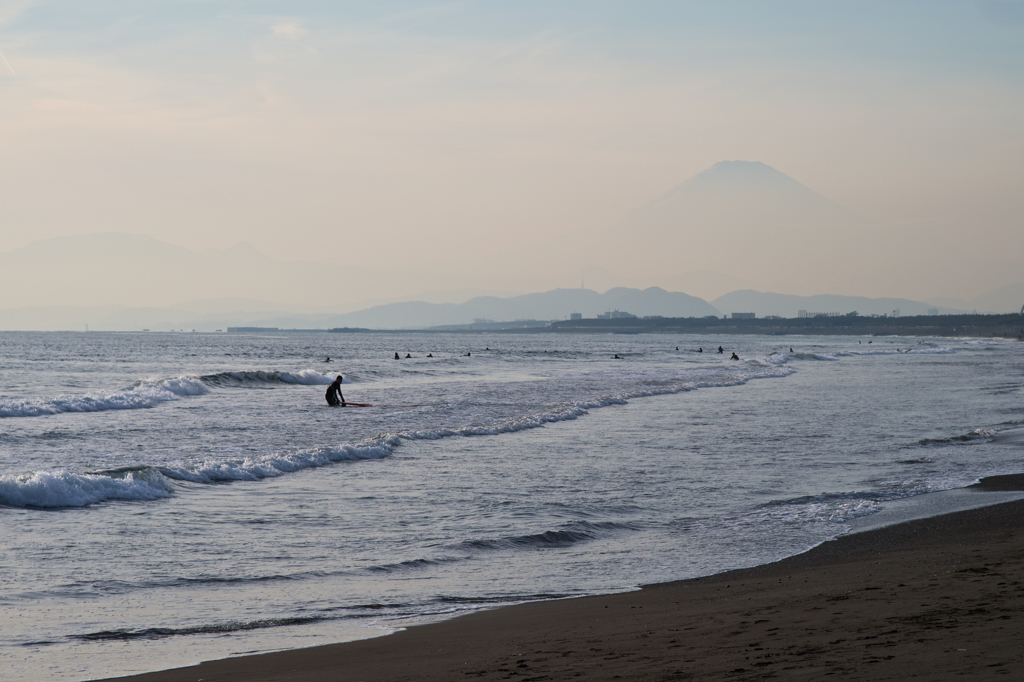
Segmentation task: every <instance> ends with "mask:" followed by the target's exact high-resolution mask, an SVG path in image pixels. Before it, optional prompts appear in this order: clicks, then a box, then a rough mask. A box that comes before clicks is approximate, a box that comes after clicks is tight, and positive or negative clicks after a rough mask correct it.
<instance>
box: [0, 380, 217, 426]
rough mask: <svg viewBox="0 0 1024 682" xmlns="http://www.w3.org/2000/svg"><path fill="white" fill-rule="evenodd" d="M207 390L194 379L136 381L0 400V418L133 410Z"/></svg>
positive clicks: (207, 390) (200, 382)
mask: <svg viewBox="0 0 1024 682" xmlns="http://www.w3.org/2000/svg"><path fill="white" fill-rule="evenodd" d="M208 392H209V389H208V388H207V387H206V386H205V385H204V384H203V382H202V381H200V380H199V379H197V378H195V377H178V378H176V379H165V380H163V381H159V380H157V381H144V382H139V383H138V384H136V385H135V386H132V387H131V388H126V389H123V390H120V391H109V392H105V393H85V394H81V395H66V394H65V395H59V396H56V397H54V398H25V399H16V398H3V399H0V417H38V416H42V415H49V414H61V413H64V412H104V411H107V410H136V409H142V408H148V407H154V406H156V405H158V404H160V403H164V402H168V401H171V400H177V399H178V398H180V397H184V396H195V395H203V394H204V393H208Z"/></svg>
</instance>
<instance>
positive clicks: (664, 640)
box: [112, 474, 1024, 682]
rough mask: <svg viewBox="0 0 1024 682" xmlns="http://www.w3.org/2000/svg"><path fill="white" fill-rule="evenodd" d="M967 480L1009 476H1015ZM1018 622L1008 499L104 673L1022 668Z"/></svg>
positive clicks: (627, 675) (1016, 486) (1007, 480)
mask: <svg viewBox="0 0 1024 682" xmlns="http://www.w3.org/2000/svg"><path fill="white" fill-rule="evenodd" d="M971 488H973V489H976V490H981V491H993V492H994V491H1004V492H1005V491H1020V490H1024V474H1021V475H1011V476H997V477H990V478H986V479H983V480H982V481H981V482H980V483H978V484H975V486H971ZM1022 632H1024V500H1018V501H1012V502H1004V503H1000V504H995V505H990V506H984V507H980V508H974V509H968V510H965V511H956V512H952V513H948V514H942V515H938V516H931V517H927V518H921V519H915V520H911V521H906V522H902V523H896V524H894V525H888V526H883V527H880V528H874V529H871V530H865V531H862V532H857V533H852V534H848V535H845V536H842V537H840V538H838V539H836V540H831V541H829V542H825V543H823V544H821V545H819V546H817V547H815V548H813V549H811V550H809V551H807V552H804V553H803V554H799V555H796V556H792V557H789V558H786V559H782V560H780V561H777V562H774V563H770V564H764V565H761V566H756V567H753V568H747V569H738V570H734V571H729V572H726V573H720V574H717V575H713V576H708V577H703V578H695V579H691V580H684V581H677V582H670V583H661V584H657V585H647V586H644V587H643V588H642V589H641V590H639V591H633V592H626V593H618V594H612V595H599V596H591V597H581V598H576V599H566V600H556V601H544V602H532V603H527V604H520V605H517V606H509V607H504V608H500V609H492V610H487V611H480V612H475V613H471V614H467V615H464V616H460V617H458V618H454V619H451V620H445V621H441V622H436V623H431V624H428V625H418V626H414V627H410V628H408V629H407V630H404V631H400V632H397V633H395V634H392V635H388V636H383V637H376V638H372V639H365V640H359V641H355V642H345V643H341V644H329V645H323V646H317V647H312V648H308V649H293V650H287V651H279V652H273V653H265V654H256V655H251V656H240V657H236V658H230V659H223V660H217V661H209V662H204V663H201V664H198V665H193V666H188V667H183V668H177V669H172V670H165V671H159V672H153V673H144V674H140V675H131V676H127V677H119V678H112V679H117V680H121V681H122V682H127V681H131V682H179V681H185V680H191V681H195V680H199V679H202V680H204V682H214V681H223V682H230V681H234V680H238V681H241V680H247V681H254V682H264V681H266V682H270V681H276V680H300V681H311V682H318V681H320V680H353V681H358V680H365V681H367V682H369V681H370V680H454V679H467V680H500V679H515V680H561V679H572V678H577V677H578V678H580V679H587V680H605V679H607V680H611V679H658V680H661V679H664V680H672V679H736V680H754V679H762V678H764V677H767V676H771V677H779V678H781V679H817V678H818V677H820V676H822V675H826V674H837V675H838V676H839V677H840V679H870V680H885V679H902V678H906V677H912V676H920V677H922V678H924V679H940V678H946V677H952V676H955V675H970V676H971V679H997V678H998V679H1003V678H1006V677H1007V676H1010V678H1011V679H1012V677H1013V676H1017V677H1022V676H1024V649H1022V647H1021V646H1020V635H1021V634H1022Z"/></svg>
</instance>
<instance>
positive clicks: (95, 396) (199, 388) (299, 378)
mask: <svg viewBox="0 0 1024 682" xmlns="http://www.w3.org/2000/svg"><path fill="white" fill-rule="evenodd" d="M335 376H337V375H336V374H332V375H325V374H321V373H320V372H317V371H316V370H312V369H305V370H302V371H301V372H295V373H293V372H277V371H261V370H247V371H239V372H220V373H217V374H207V375H204V376H181V377H177V378H175V379H155V380H145V381H139V382H136V383H135V384H134V385H133V386H130V387H128V388H124V389H120V390H116V391H105V392H96V393H84V394H80V395H67V394H64V395H59V396H56V397H52V398H0V418H3V417H41V416H46V415H54V414H62V413H66V412H106V411H109V410H138V409H146V408H151V407H156V406H157V405H160V404H161V403H166V402H170V401H173V400H179V399H181V398H185V397H190V396H198V395H205V394H207V393H209V392H210V388H211V387H216V388H231V387H258V386H273V385H280V384H289V385H305V386H323V385H327V384H330V383H331V382H332V381H334V377H335ZM342 383H351V381H349V379H348V378H345V380H344V381H343V382H342Z"/></svg>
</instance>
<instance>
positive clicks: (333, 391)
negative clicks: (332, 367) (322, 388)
mask: <svg viewBox="0 0 1024 682" xmlns="http://www.w3.org/2000/svg"><path fill="white" fill-rule="evenodd" d="M342 381H344V379H343V378H342V376H341V375H340V374H339V375H338V377H337V378H336V379H335V380H334V383H333V384H331V385H330V386H328V387H327V395H326V398H327V404H328V405H330V406H331V407H334V406H335V405H341V406H342V407H345V396H343V395H342V394H341V382H342Z"/></svg>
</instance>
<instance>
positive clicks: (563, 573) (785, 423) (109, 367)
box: [0, 333, 1024, 680]
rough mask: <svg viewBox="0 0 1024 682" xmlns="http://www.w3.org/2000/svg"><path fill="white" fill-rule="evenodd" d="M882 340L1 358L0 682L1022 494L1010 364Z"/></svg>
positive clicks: (132, 663)
mask: <svg viewBox="0 0 1024 682" xmlns="http://www.w3.org/2000/svg"><path fill="white" fill-rule="evenodd" d="M870 340H871V341H872V343H870V344H869V343H868V341H869V339H867V338H860V339H858V338H852V337H851V338H845V337H825V338H823V337H728V338H725V339H705V338H695V337H686V336H668V335H665V336H662V335H636V336H623V335H608V336H575V335H569V336H561V335H559V336H556V335H498V334H493V335H485V336H469V335H423V334H409V335H396V334H344V335H341V334H277V335H266V336H257V335H227V334H216V335H214V334H209V335H207V334H96V333H91V334H82V333H78V334H75V333H66V334H56V333H55V334H18V333H2V334H0V381H2V383H0V385H2V386H4V387H5V390H4V392H3V393H2V394H0V415H3V416H0V505H2V506H0V539H2V543H0V546H2V547H3V548H4V553H3V568H4V569H5V570H4V571H3V572H2V573H0V608H3V609H4V614H5V626H4V628H3V630H2V632H0V657H2V659H0V677H2V679H12V680H13V679H18V680H77V679H88V678H95V677H101V676H108V675H114V674H127V673H130V672H136V671H143V670H152V669H159V668H166V667H174V666H179V665H184V664H187V663H190V662H194V661H198V660H204V659H210V658H216V657H223V656H228V655H233V654H238V653H247V652H253V651H266V650H271V649H274V648H281V647H287V648H290V647H298V646H309V645H313V644H320V643H326V642H330V641H341V640H345V639H353V638H357V637H366V636H372V635H376V634H380V633H382V632H387V631H389V630H390V629H393V628H395V627H402V626H403V625H405V624H407V623H409V622H418V621H420V620H423V619H425V618H431V617H436V616H439V615H445V614H450V613H455V612H459V611H461V610H465V609H473V608H481V607H485V606H490V605H496V604H502V603H510V602H517V601H523V600H529V599H538V598H550V597H556V596H569V595H580V594H592V593H596V592H609V591H617V590H625V589H631V588H634V587H636V586H637V585H640V584H644V583H650V582H659V581H665V580H672V579H678V578H686V577H692V576H697V575H705V574H708V573H713V572H718V571H722V570H727V569H730V568H737V567H740V566H748V565H753V564H758V563H763V562H766V561H771V560H774V559H777V558H780V557H783V556H787V555H789V554H793V553H795V552H799V551H802V550H804V549H806V548H808V547H811V546H813V545H815V544H817V543H819V542H821V541H823V540H826V539H828V538H831V537H835V536H836V535H838V534H842V533H844V532H847V531H848V530H849V529H850V522H851V521H853V520H855V519H858V518H861V517H864V516H867V515H871V514H874V513H876V512H878V511H880V510H881V509H883V507H884V506H885V504H886V503H887V501H890V500H899V499H902V498H905V497H907V496H912V495H918V494H920V493H925V492H929V491H936V490H945V489H950V488H956V487H959V486H963V485H966V484H969V483H971V482H973V481H974V480H976V479H977V478H978V477H980V476H985V475H993V474H1002V473H1016V472H1020V471H1022V470H1024V449H1022V447H1021V446H1022V443H1024V352H1022V348H1024V346H1021V345H1020V344H1016V343H1005V342H1001V341H998V342H997V341H977V340H956V339H912V340H907V339H895V338H878V339H870ZM719 344H721V345H723V346H724V347H725V348H726V349H727V352H726V353H725V354H723V355H718V354H715V353H707V352H706V353H700V354H698V353H693V352H688V351H687V349H693V348H697V347H699V346H703V348H704V349H705V350H710V349H712V348H715V347H717V346H718V345H719ZM677 345H678V346H679V348H681V349H683V350H680V351H676V350H675V348H676V346H677ZM485 347H489V348H490V349H492V350H484V348H485ZM790 347H792V348H793V352H790V351H789V348H790ZM897 348H899V349H900V350H901V351H907V350H908V349H909V350H910V351H911V352H909V353H908V352H897V351H896V349H897ZM733 350H735V351H736V352H737V353H738V354H739V356H740V357H741V360H740V361H738V362H737V361H730V360H728V357H729V352H731V351H733ZM395 352H399V353H400V354H401V355H402V356H404V355H405V354H406V353H407V352H408V353H411V354H412V355H413V356H414V357H413V358H411V359H408V360H405V359H403V360H400V361H395V360H393V359H392V358H393V355H394V353H395ZM428 352H431V353H433V355H434V356H435V357H434V358H426V357H424V356H425V355H426V354H427V353H428ZM467 352H468V353H471V355H469V356H468V357H467V356H466V355H465V354H466V353H467ZM615 354H618V355H619V356H621V358H622V359H620V360H614V359H612V356H613V355H615ZM328 355H329V356H330V357H331V358H333V359H334V360H335V362H334V363H331V364H326V363H323V362H321V361H322V360H323V358H324V357H325V356H328ZM337 371H342V372H343V373H344V374H345V376H346V380H347V381H350V382H351V383H346V384H345V385H344V393H345V396H346V398H347V399H348V400H352V401H358V402H368V403H376V404H385V405H408V407H370V408H344V409H341V408H329V407H327V406H326V404H325V403H324V400H323V393H324V390H325V389H326V384H327V383H329V382H330V381H331V379H333V377H334V374H335V372H337Z"/></svg>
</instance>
